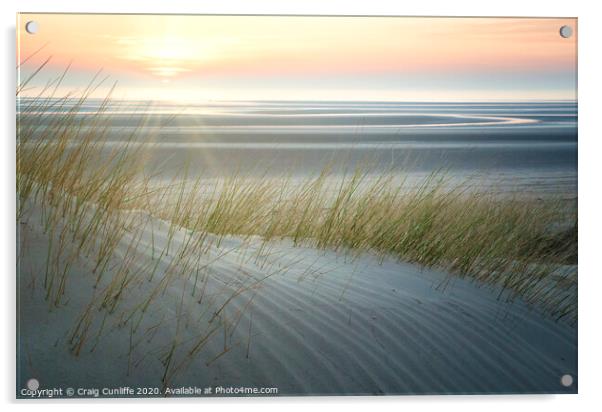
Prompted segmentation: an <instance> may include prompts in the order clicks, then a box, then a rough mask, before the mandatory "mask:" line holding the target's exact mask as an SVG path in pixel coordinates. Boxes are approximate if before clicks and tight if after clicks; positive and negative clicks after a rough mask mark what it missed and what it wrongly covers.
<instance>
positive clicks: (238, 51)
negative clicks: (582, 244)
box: [16, 13, 578, 398]
mask: <svg viewBox="0 0 602 412" xmlns="http://www.w3.org/2000/svg"><path fill="white" fill-rule="evenodd" d="M576 66H577V19H575V18H519V17H516V18H457V17H445V18H444V17H437V18H433V17H336V16H234V15H231V16H228V15H118V14H115V15H112V14H33V13H24V14H19V15H18V16H17V75H18V83H17V85H16V88H17V89H16V104H17V140H16V150H17V170H16V177H17V188H16V190H17V217H16V218H17V252H18V259H17V261H18V263H17V285H18V287H17V302H18V307H17V388H16V392H17V397H19V398H47V397H55V398H81V397H100V398H102V397H176V396H194V397H220V396H222V397H229V396H257V397H263V396H298V395H406V394H429V395H433V394H529V393H576V392H577V383H578V382H577V380H578V373H577V87H576V78H577V72H576Z"/></svg>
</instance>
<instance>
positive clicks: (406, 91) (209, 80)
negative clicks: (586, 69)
mask: <svg viewBox="0 0 602 412" xmlns="http://www.w3.org/2000/svg"><path fill="white" fill-rule="evenodd" d="M31 20H34V21H36V22H37V23H38V25H39V31H38V33H37V34H35V35H31V34H28V33H27V32H26V31H25V24H26V23H27V22H28V21H31ZM562 25H570V26H572V27H573V30H574V34H573V36H572V37H571V38H569V39H564V38H562V37H561V36H560V35H559V29H560V27H561V26H562ZM576 25H577V21H576V19H515V18H504V19H493V18H415V17H414V18H399V17H398V18H393V17H386V18H382V17H371V18H359V17H268V16H265V17H252V16H248V17H247V16H175V15H167V16H160V15H139V16H134V15H75V14H71V15H60V14H21V15H18V18H17V42H18V45H17V62H20V61H23V60H24V59H26V58H27V57H28V56H31V54H32V53H34V52H35V51H36V50H38V49H40V48H41V47H43V48H42V49H41V50H40V51H39V52H38V53H37V54H36V55H35V56H33V57H31V58H30V59H29V60H28V61H27V62H25V63H24V64H23V65H22V66H21V67H20V72H21V73H20V76H21V79H23V78H26V77H27V76H28V74H29V73H31V72H32V71H33V70H34V68H36V67H38V66H39V65H40V64H41V63H42V62H43V61H44V60H46V59H47V58H48V57H49V56H51V60H50V62H49V63H48V65H47V66H46V67H45V68H44V70H43V71H42V73H41V74H40V75H39V76H38V77H36V79H35V81H33V82H32V83H31V84H30V85H31V86H32V87H31V88H28V90H27V91H26V94H28V95H35V94H37V93H39V91H40V87H42V86H43V85H44V84H46V82H47V81H48V80H50V79H52V78H55V77H57V76H59V75H60V74H61V73H62V72H63V71H64V69H65V67H67V66H68V65H69V63H70V62H72V64H71V68H70V70H69V73H68V75H67V76H66V79H65V81H64V83H63V85H62V87H61V89H59V90H58V93H68V92H70V91H73V90H82V89H83V87H84V86H85V85H87V83H88V82H89V81H90V79H91V78H92V77H93V75H94V73H96V72H97V71H98V70H99V69H102V73H103V75H108V76H109V77H110V80H111V81H117V82H118V86H117V91H116V93H115V96H116V97H120V98H129V99H161V100H178V101H181V100H187V101H188V100H190V101H205V100H262V99H269V100H294V99H299V100H313V99H317V100H400V101H401V100H406V101H408V100H409V101H411V100H421V101H425V100H426V101H429V100H431V101H441V100H448V101H454V100H523V99H540V100H548V99H551V100H557V99H575V98H576V95H575V94H576V59H577V27H576ZM108 85H109V83H107V86H108ZM105 93H106V88H104V87H102V88H99V89H98V90H96V92H95V96H102V95H103V94H105Z"/></svg>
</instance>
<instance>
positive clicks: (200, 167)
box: [18, 99, 577, 196]
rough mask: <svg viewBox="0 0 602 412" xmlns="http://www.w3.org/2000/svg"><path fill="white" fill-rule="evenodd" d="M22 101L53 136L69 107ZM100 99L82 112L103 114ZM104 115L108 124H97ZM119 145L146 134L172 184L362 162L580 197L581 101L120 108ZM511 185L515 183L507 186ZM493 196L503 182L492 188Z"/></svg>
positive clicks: (24, 114)
mask: <svg viewBox="0 0 602 412" xmlns="http://www.w3.org/2000/svg"><path fill="white" fill-rule="evenodd" d="M29 103H30V100H28V99H21V100H20V101H19V105H18V111H19V112H20V113H21V116H20V122H21V123H20V127H28V126H30V125H32V124H35V125H36V127H37V128H36V130H35V132H34V135H36V134H37V135H38V136H48V135H51V132H52V129H53V128H56V127H57V125H53V123H52V122H53V120H54V119H56V116H57V115H59V114H61V113H64V112H66V111H67V110H69V106H70V102H68V103H67V104H66V105H62V106H61V105H52V104H50V105H49V110H48V111H44V113H34V112H29V111H28V110H27V107H28V104H29ZM99 104H100V102H99V101H95V100H90V101H88V102H86V104H85V105H84V106H83V107H82V108H81V110H80V112H79V114H78V116H79V117H82V118H84V119H85V118H86V117H88V116H89V115H91V114H94V113H96V111H97V110H98V107H99ZM97 118H98V117H97ZM100 119H102V120H104V121H106V125H107V127H108V129H107V132H108V139H109V142H110V143H109V146H110V145H115V144H117V143H119V142H123V141H124V140H125V139H128V137H129V136H130V135H131V133H132V131H133V130H136V129H137V128H138V133H139V136H140V139H139V142H140V143H138V144H143V145H145V146H148V147H149V149H150V150H149V151H150V155H149V160H148V170H150V171H156V170H162V171H163V174H162V177H163V178H168V177H169V176H170V175H173V173H175V171H176V170H179V169H181V167H182V165H183V164H185V163H186V162H189V164H190V168H189V173H191V174H195V173H202V174H203V175H204V176H207V177H218V176H224V175H230V174H232V173H239V174H243V175H251V176H263V175H264V174H266V171H267V174H268V175H271V176H278V175H293V176H304V175H308V174H315V173H317V172H318V171H319V170H321V169H322V168H324V167H325V166H326V165H332V167H333V171H334V173H339V174H340V173H344V172H345V173H348V172H349V171H351V170H353V169H354V168H355V167H363V168H367V169H369V170H370V171H371V173H376V174H378V173H379V172H382V171H385V170H387V171H389V170H392V171H394V172H396V173H399V174H400V176H401V175H403V176H406V177H407V176H413V177H414V178H416V179H418V178H420V177H421V176H424V175H428V174H429V173H430V172H432V171H433V170H440V169H443V170H445V171H446V173H447V174H448V175H450V176H451V178H452V180H453V179H455V180H462V179H466V178H467V177H471V176H475V175H481V176H483V175H484V176H485V178H484V179H481V180H480V185H481V186H482V187H483V190H487V186H488V185H489V184H490V183H491V185H493V182H497V183H496V184H495V185H494V186H495V190H503V191H506V190H508V191H519V192H520V191H527V192H534V193H562V194H563V195H569V196H575V195H576V192H577V104H576V103H575V102H503V103H499V102H498V103H496V102H483V103H462V102H454V103H424V102H404V103H397V102H315V101H314V102H311V101H297V102H274V101H269V102H219V103H216V102H209V103H205V104H198V105H180V104H175V103H165V102H162V103H157V102H132V101H125V102H114V103H113V104H111V105H110V106H109V107H108V109H107V111H106V112H105V113H104V114H103V116H101V117H100ZM500 182H504V183H500ZM489 188H490V189H493V186H491V187H489Z"/></svg>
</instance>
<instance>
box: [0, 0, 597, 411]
mask: <svg viewBox="0 0 602 412" xmlns="http://www.w3.org/2000/svg"><path fill="white" fill-rule="evenodd" d="M0 3H1V7H2V12H1V13H0V16H2V35H3V42H2V46H3V48H5V49H6V50H4V51H3V54H2V59H1V60H0V61H1V62H2V63H1V64H0V66H1V70H2V81H1V82H0V84H1V88H2V100H1V101H2V110H1V111H0V114H1V116H2V123H1V124H2V126H3V130H4V133H3V134H2V138H1V139H2V146H1V152H2V161H1V163H2V164H1V166H0V173H1V175H2V179H0V182H2V192H1V193H2V197H1V200H0V209H1V216H2V219H3V220H2V226H1V227H2V236H1V242H2V244H1V245H0V253H2V255H1V260H0V261H1V262H2V263H3V269H4V270H3V271H2V272H0V275H2V279H3V284H2V295H1V296H2V298H0V300H1V301H2V303H1V304H2V308H3V310H2V311H1V312H2V328H1V330H2V339H0V346H1V347H2V351H1V353H2V355H3V360H2V362H0V364H1V365H3V367H2V369H3V370H2V373H1V375H0V392H1V393H2V395H1V398H0V399H1V400H2V401H3V402H4V403H6V404H8V405H7V406H8V407H9V408H12V407H14V406H20V407H24V408H26V409H30V408H33V407H37V408H44V409H45V410H54V409H60V410H63V409H64V408H72V407H75V408H82V407H85V408H92V409H102V410H104V409H107V408H111V409H112V408H120V409H121V408H124V409H125V408H126V407H127V408H131V407H132V406H134V404H142V405H141V406H142V407H144V408H145V409H147V408H148V409H149V410H160V409H161V408H165V406H167V405H166V404H167V403H175V405H173V406H171V407H175V408H178V409H179V408H181V407H185V406H188V407H189V406H192V408H194V409H195V410H202V409H206V408H220V410H222V408H226V409H230V408H231V409H235V408H236V409H238V410H244V412H253V411H265V410H266V409H270V410H271V409H274V410H282V409H284V408H286V410H289V409H291V410H306V409H312V410H313V409H315V408H318V409H332V408H338V407H344V408H345V409H346V410H351V411H353V410H358V411H359V410H364V409H366V408H373V407H378V408H383V409H388V410H396V411H399V410H403V409H405V410H412V409H415V408H421V409H423V408H424V409H426V410H441V409H444V410H445V411H446V412H447V411H456V410H461V411H471V410H475V411H476V410H478V411H481V410H483V409H487V410H488V411H498V410H499V411H504V412H508V410H509V409H515V408H518V410H522V409H526V408H532V409H536V410H540V409H544V408H545V409H546V410H547V411H563V412H566V411H568V410H570V409H572V408H575V407H578V408H579V410H584V409H586V408H587V409H594V405H596V403H598V404H600V395H599V393H600V390H599V389H598V385H599V384H600V383H601V382H602V380H601V379H600V374H601V373H602V370H601V369H600V368H601V367H602V365H601V363H600V349H601V342H600V336H601V332H600V329H601V328H600V326H599V324H600V319H599V314H600V313H602V311H601V307H600V301H601V300H602V296H600V292H601V290H602V281H601V279H602V271H601V270H600V267H599V265H600V259H599V258H598V256H599V255H600V253H601V246H600V245H601V242H600V238H601V235H602V227H601V224H600V223H601V216H602V214H601V213H600V209H601V208H602V202H601V200H602V196H601V195H600V187H602V183H601V182H600V180H601V178H602V170H601V168H600V165H601V164H602V159H601V158H600V156H601V155H602V150H601V149H602V143H600V142H601V141H602V127H601V125H600V123H599V119H601V118H602V103H601V102H602V100H601V99H602V90H600V89H601V87H600V80H599V76H600V75H599V73H602V67H601V65H600V60H601V58H600V52H599V50H600V44H599V43H600V40H602V34H601V33H600V32H601V30H600V28H601V27H602V21H601V19H602V16H601V14H600V13H598V12H597V10H596V7H595V6H596V3H597V2H594V1H587V2H586V1H582V2H579V1H576V0H572V1H569V0H565V1H556V0H548V1H529V2H527V1H525V0H503V1H498V2H495V3H493V2H486V1H474V0H472V1H471V0H454V1H430V0H419V1H412V2H402V1H386V0H370V1H366V0H329V1H325V0H323V1H317V0H294V1H293V0H288V1H286V0H280V1H278V0H263V1H262V0H221V1H214V2H202V1H198V2H192V1H185V0H169V1H158V0H146V1H144V2H142V1H141V2H133V1H129V2H126V1H123V0H102V1H98V2H83V1H81V0H80V1H76V0H52V1H44V0H21V1H19V2H18V3H16V4H15V3H12V2H11V3H9V1H7V0H3V1H2V2H0ZM17 11H21V12H42V11H45V12H104V13H136V12H138V13H140V12H143V13H188V14H191V13H198V14H334V15H340V14H345V15H420V16H425V15H437V16H532V17H578V18H579V217H580V222H581V224H580V227H579V231H580V236H579V269H580V273H579V395H556V396H439V397H434V396H428V397H416V396H412V397H384V398H373V397H363V398H357V397H353V398H349V397H330V398H307V397H302V398H277V399H274V398H270V399H257V398H256V399H212V400H210V399H181V400H175V401H174V400H154V401H144V400H143V401H141V400H129V401H105V402H103V403H100V402H96V403H94V402H85V405H82V403H84V402H82V401H79V402H73V401H72V402H62V401H52V402H49V401H41V402H38V401H36V402H34V401H27V402H16V401H15V400H14V393H15V389H14V385H15V280H14V278H15V218H14V216H15V189H14V188H15V181H14V173H15V154H14V140H13V139H14V136H15V117H14V116H15V101H14V97H13V96H14V94H13V93H14V90H15V82H16V81H15V70H14V56H15V34H14V28H15V13H16V12H17Z"/></svg>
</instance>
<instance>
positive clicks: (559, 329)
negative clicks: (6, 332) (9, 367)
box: [18, 210, 577, 395]
mask: <svg viewBox="0 0 602 412" xmlns="http://www.w3.org/2000/svg"><path fill="white" fill-rule="evenodd" d="M130 217H131V218H132V220H131V221H132V222H133V225H132V227H136V228H138V230H133V229H132V230H130V232H128V235H126V236H124V237H123V238H122V239H121V241H120V243H119V246H118V247H117V249H116V252H115V255H114V256H113V258H112V260H111V262H110V263H109V265H108V266H107V272H106V273H105V274H103V277H102V281H101V282H100V283H99V285H98V287H97V288H94V283H95V275H94V274H92V273H91V272H92V269H93V267H94V265H93V263H92V257H89V258H86V257H85V256H84V257H82V258H80V259H78V260H77V261H76V262H75V263H74V264H73V266H72V267H71V269H70V271H69V276H68V283H67V288H66V292H65V299H64V300H63V304H62V305H61V306H59V307H50V305H49V303H48V302H47V301H45V300H44V288H43V287H42V286H41V282H42V280H43V279H42V278H43V276H44V270H45V269H44V267H45V260H46V247H47V244H48V235H45V234H43V233H42V228H41V225H40V224H39V221H40V210H34V212H33V213H31V214H30V215H29V217H28V218H27V219H26V221H24V222H23V223H22V224H21V225H20V226H21V251H20V253H21V259H20V262H21V267H20V276H21V278H20V279H19V282H20V289H19V292H20V296H19V306H20V308H19V310H18V313H19V314H20V316H21V317H20V319H19V328H20V337H21V338H20V341H19V344H18V349H19V351H20V354H19V357H18V359H19V360H20V365H19V376H18V384H19V385H24V384H25V382H26V381H27V379H29V378H31V377H36V378H37V379H39V380H40V383H41V388H44V387H49V386H50V387H52V386H63V387H101V388H102V387H118V386H123V385H130V386H132V387H151V388H155V387H157V388H165V387H173V388H175V387H179V386H182V385H184V386H188V385H194V386H198V387H207V386H212V387H215V386H220V385H221V386H225V387H228V386H246V387H276V388H278V391H279V394H280V395H297V394H316V395H320V394H383V393H386V394H411V393H488V392H495V393H522V392H556V393H557V392H563V391H566V392H570V393H573V392H576V388H577V385H576V383H575V384H574V385H573V386H571V387H570V388H564V387H563V386H562V385H561V384H560V378H561V376H562V375H563V374H566V373H569V374H571V375H573V376H577V347H576V334H577V331H576V329H575V328H574V327H571V326H569V325H567V324H564V323H562V322H554V321H552V320H550V319H548V318H546V317H545V316H544V315H543V314H541V313H540V312H539V311H538V310H537V308H531V307H527V305H526V304H525V303H524V302H521V301H520V300H515V301H514V302H508V301H507V300H506V299H504V298H502V299H500V298H499V292H500V291H499V290H492V289H491V288H488V287H480V286H479V285H477V284H474V283H470V282H468V281H465V280H462V279H458V278H450V277H448V276H447V275H446V274H445V273H443V272H437V271H435V270H423V269H421V268H420V267H418V266H415V265H412V264H406V263H398V262H394V261H387V260H385V261H384V262H379V261H378V260H377V259H376V258H374V257H372V256H368V255H364V256H361V257H356V258H353V257H351V256H344V255H341V254H340V253H335V252H331V251H318V250H315V249H312V248H307V247H293V245H291V244H290V242H288V241H287V240H282V241H279V242H272V243H270V244H269V245H268V246H267V247H266V246H265V245H264V244H263V243H262V242H261V240H260V239H253V238H251V239H247V240H243V239H240V238H234V237H226V238H223V239H222V240H221V241H220V242H219V244H218V239H217V238H209V240H213V241H214V243H213V245H212V246H211V247H210V249H209V250H208V251H207V253H206V254H204V255H203V256H201V257H200V259H201V261H202V262H205V263H206V264H205V265H204V266H202V267H203V268H204V269H203V271H202V272H201V273H195V272H193V271H188V272H187V271H186V269H185V268H184V270H182V271H174V269H173V267H172V266H170V262H172V260H173V259H174V258H175V256H176V255H177V253H178V250H179V248H180V247H181V246H182V245H183V244H185V243H186V242H187V241H189V240H190V233H189V232H187V231H185V230H182V229H177V230H176V231H175V232H174V235H173V238H172V240H171V244H170V253H169V254H164V255H161V251H163V250H165V247H166V246H167V243H168V242H170V241H169V237H168V236H167V233H169V231H170V229H171V226H170V224H169V223H167V222H163V221H160V220H158V219H155V218H152V217H150V216H147V215H144V214H142V213H136V212H132V213H131V214H130ZM136 236H139V241H136V250H135V253H134V254H132V253H131V246H130V245H132V240H136V239H137V238H136ZM124 259H131V260H132V266H131V267H132V269H131V271H132V272H131V273H132V274H133V273H136V274H135V275H132V280H131V283H129V284H128V287H127V289H126V290H125V292H124V293H123V296H120V297H119V301H118V303H117V305H116V308H115V310H114V311H113V312H112V313H109V312H107V311H99V310H97V309H96V308H95V309H94V311H93V312H94V313H93V315H94V317H93V320H92V321H91V323H90V325H89V331H88V337H87V338H86V340H85V342H84V343H83V345H82V346H81V350H80V351H79V353H78V355H77V356H76V355H75V354H74V350H73V346H74V344H73V342H70V338H71V334H72V332H73V330H74V325H76V324H77V322H78V317H79V316H80V315H81V313H82V311H84V310H85V308H86V307H87V305H88V304H89V302H90V301H91V300H93V299H94V297H95V296H98V295H99V294H100V293H101V291H102V290H103V288H105V287H107V285H109V282H110V280H111V278H112V277H114V276H118V273H117V269H116V268H117V267H118V266H119V264H120V263H121V262H123V260H124ZM149 262H150V263H152V264H156V266H157V270H156V272H155V274H154V275H153V277H152V279H150V278H149V270H147V269H146V268H150V267H153V266H152V265H150V266H149ZM170 267H171V269H170ZM136 269H139V270H136ZM162 282H163V283H162ZM161 285H163V286H164V287H162V288H161V293H159V294H157V296H156V297H155V298H154V299H153V300H152V302H151V303H150V304H149V305H148V309H147V310H146V311H145V312H142V311H141V310H139V308H140V304H141V302H144V301H145V300H146V299H147V298H148V296H150V295H151V294H152V293H153V290H156V288H157V287H158V286H161ZM502 295H504V294H502ZM130 316H131V319H130V320H129V321H128V317H130ZM199 342H201V344H199ZM197 346H198V347H200V350H199V351H198V352H196V353H194V355H190V353H191V351H194V349H193V348H195V347H197ZM170 353H171V355H170ZM170 356H171V358H170ZM167 358H170V361H169V362H167V363H168V365H169V366H167V367H166V365H165V363H164V362H165V360H166V359H167ZM162 361H164V362H162ZM166 370H167V372H166ZM164 376H167V379H166V382H162V377H164Z"/></svg>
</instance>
